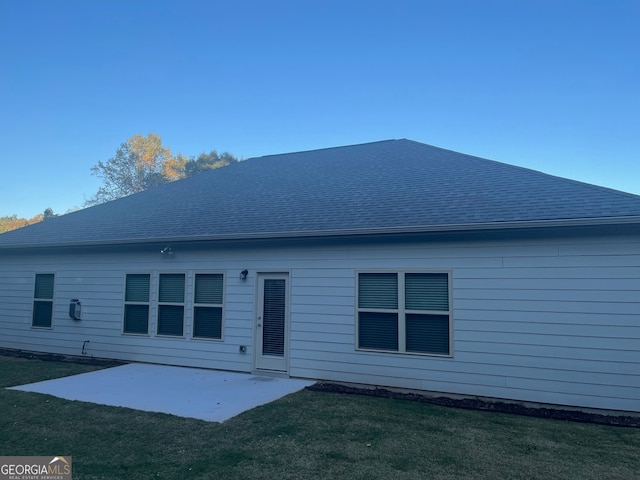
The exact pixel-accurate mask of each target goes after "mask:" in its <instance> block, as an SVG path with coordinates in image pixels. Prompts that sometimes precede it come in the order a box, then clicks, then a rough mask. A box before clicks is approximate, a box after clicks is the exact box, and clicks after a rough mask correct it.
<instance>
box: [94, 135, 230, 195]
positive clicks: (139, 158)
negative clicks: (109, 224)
mask: <svg viewBox="0 0 640 480" xmlns="http://www.w3.org/2000/svg"><path fill="white" fill-rule="evenodd" d="M216 160H220V161H216ZM237 161H238V160H237V159H236V158H235V157H233V155H231V154H229V153H224V154H223V155H222V156H218V154H217V153H216V152H215V151H212V152H211V153H210V154H208V155H206V154H202V155H200V157H198V159H194V158H188V157H185V156H184V155H182V154H177V155H175V156H173V155H172V153H171V149H170V148H169V147H165V146H164V145H162V139H161V138H160V136H159V135H156V134H155V133H149V134H148V135H147V136H146V137H145V136H143V135H140V134H136V135H134V136H133V137H131V138H130V139H128V140H127V141H126V142H124V143H123V144H122V145H120V148H118V150H117V151H116V154H115V156H114V157H112V158H110V159H109V160H107V161H106V162H102V161H100V162H98V164H97V165H95V166H93V167H91V173H92V174H93V175H96V176H98V177H100V178H102V180H103V184H102V186H101V187H100V188H99V189H98V192H97V193H96V194H95V195H94V196H93V197H92V198H91V199H89V200H88V201H87V202H86V204H87V205H97V204H100V203H104V202H108V201H110V200H115V199H117V198H120V197H124V196H126V195H131V194H133V193H138V192H142V191H143V190H146V189H148V188H151V187H155V186H157V185H161V184H163V183H166V182H172V181H174V180H179V179H181V178H185V177H187V176H191V175H193V174H195V173H199V172H200V171H202V170H205V169H212V168H219V167H222V166H225V165H228V164H230V163H235V162H237Z"/></svg>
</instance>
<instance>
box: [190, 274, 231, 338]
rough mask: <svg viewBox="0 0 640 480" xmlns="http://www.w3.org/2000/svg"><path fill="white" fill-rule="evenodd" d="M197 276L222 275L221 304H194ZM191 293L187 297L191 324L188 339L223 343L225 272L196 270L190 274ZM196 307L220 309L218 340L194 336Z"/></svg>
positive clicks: (225, 291) (225, 292)
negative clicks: (189, 304)
mask: <svg viewBox="0 0 640 480" xmlns="http://www.w3.org/2000/svg"><path fill="white" fill-rule="evenodd" d="M198 275H222V303H221V304H215V303H196V277H197V276H198ZM192 285H193V288H192V292H191V295H189V300H190V302H191V306H190V308H189V312H190V315H191V318H190V320H191V322H190V325H189V331H190V337H191V338H192V339H193V340H203V341H205V342H224V326H225V321H224V319H225V304H226V302H225V300H226V298H227V276H226V274H225V272H221V271H209V270H197V271H193V272H192ZM196 307H205V308H206V307H213V308H220V309H221V315H222V318H221V319H220V338H213V337H198V336H196V335H195V330H196Z"/></svg>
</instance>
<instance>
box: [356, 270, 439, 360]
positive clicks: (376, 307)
mask: <svg viewBox="0 0 640 480" xmlns="http://www.w3.org/2000/svg"><path fill="white" fill-rule="evenodd" d="M450 319H451V309H450V299H449V273H447V272H416V273H413V272H400V273H395V272H394V273H359V274H358V328H357V333H358V340H357V342H358V349H362V350H381V351H389V352H402V353H426V354H434V355H449V354H450Z"/></svg>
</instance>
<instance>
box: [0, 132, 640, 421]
mask: <svg viewBox="0 0 640 480" xmlns="http://www.w3.org/2000/svg"><path fill="white" fill-rule="evenodd" d="M0 306H1V308H0V347H2V348H9V349H20V350H28V351H38V352H50V353H57V354H72V355H88V356H95V357H101V358H113V359H121V360H128V361H141V362H155V363H164V364H173V365H182V366H193V367H204V368H212V369H222V370H231V371H239V372H254V373H260V372H264V373H271V374H274V373H275V374H282V375H289V376H292V377H302V378H312V379H323V380H330V381H341V382H351V383H359V384H368V385H377V386H388V387H400V388H409V389H417V390H426V391H432V392H445V393H453V394H462V395H478V396H487V397H494V398H501V399H511V400H522V401H533V402H543V403H549V404H558V405H570V406H579V407H593V408H602V409H613V410H625V411H635V412H638V411H640V197H638V196H635V195H631V194H627V193H623V192H619V191H615V190H610V189H607V188H602V187H598V186H594V185H589V184H584V183H580V182H576V181H572V180H568V179H563V178H558V177H554V176H550V175H546V174H543V173H540V172H536V171H532V170H528V169H524V168H519V167H514V166H510V165H506V164H503V163H498V162H494V161H490V160H485V159H481V158H477V157H473V156H469V155H464V154H460V153H456V152H452V151H448V150H443V149H440V148H436V147H432V146H429V145H424V144H421V143H417V142H413V141H410V140H389V141H382V142H376V143H369V144H363V145H353V146H345V147H338V148H328V149H324V150H315V151H309V152H299V153H291V154H284V155H272V156H266V157H260V158H253V159H249V160H246V161H244V162H241V163H239V164H236V165H231V166H228V167H225V168H222V169H219V170H213V171H210V172H206V173H203V174H200V175H197V176H194V177H191V178H187V179H185V180H180V181H177V182H173V183H170V184H167V185H162V186H160V187H157V188H154V189H151V190H148V191H145V192H142V193H139V194H136V195H131V196H129V197H126V198H122V199H119V200H116V201H113V202H109V203H106V204H103V205H98V206H95V207H92V208H88V209H85V210H80V211H77V212H74V213H71V214H68V215H64V216H61V217H57V218H53V219H50V220H47V221H45V222H42V223H38V224H35V225H32V226H29V227H26V228H23V229H20V230H16V231H12V232H8V233H5V234H3V235H0Z"/></svg>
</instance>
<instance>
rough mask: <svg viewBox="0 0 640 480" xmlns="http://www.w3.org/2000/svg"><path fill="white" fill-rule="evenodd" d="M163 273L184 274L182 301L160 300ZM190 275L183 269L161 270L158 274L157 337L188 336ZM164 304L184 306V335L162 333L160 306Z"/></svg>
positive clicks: (156, 301)
mask: <svg viewBox="0 0 640 480" xmlns="http://www.w3.org/2000/svg"><path fill="white" fill-rule="evenodd" d="M163 275H183V276H184V287H183V292H182V302H161V301H160V279H161V278H162V276H163ZM189 277H190V274H189V272H187V271H184V270H181V271H169V272H159V273H158V275H157V282H158V288H157V289H156V290H157V291H156V296H155V320H156V325H155V327H156V328H155V334H156V336H157V337H162V338H186V337H187V335H186V327H187V321H186V320H187V319H186V317H187V300H188V296H187V291H188V289H187V287H188V284H189ZM163 306H179V307H182V335H170V334H166V333H160V307H163Z"/></svg>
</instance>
